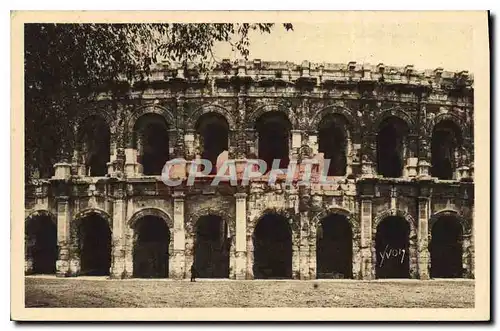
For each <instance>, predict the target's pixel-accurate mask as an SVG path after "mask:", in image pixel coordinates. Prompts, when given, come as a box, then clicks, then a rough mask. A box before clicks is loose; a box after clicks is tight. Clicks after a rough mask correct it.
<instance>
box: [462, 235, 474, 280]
mask: <svg viewBox="0 0 500 331" xmlns="http://www.w3.org/2000/svg"><path fill="white" fill-rule="evenodd" d="M471 248H472V240H471V234H470V233H465V234H464V236H463V239H462V269H463V275H462V277H463V278H472V263H473V259H472V256H471Z"/></svg>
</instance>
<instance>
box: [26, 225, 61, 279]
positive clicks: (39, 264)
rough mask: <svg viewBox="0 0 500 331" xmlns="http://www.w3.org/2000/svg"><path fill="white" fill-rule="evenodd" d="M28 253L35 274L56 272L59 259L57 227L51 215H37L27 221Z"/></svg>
mask: <svg viewBox="0 0 500 331" xmlns="http://www.w3.org/2000/svg"><path fill="white" fill-rule="evenodd" d="M25 233H26V240H27V245H26V246H27V250H26V255H27V256H28V259H31V261H32V263H33V265H32V269H31V272H32V273H34V274H54V273H55V272H56V261H57V227H56V224H55V223H54V222H53V221H52V219H51V218H50V216H36V217H33V218H31V219H29V220H28V221H27V222H26V228H25Z"/></svg>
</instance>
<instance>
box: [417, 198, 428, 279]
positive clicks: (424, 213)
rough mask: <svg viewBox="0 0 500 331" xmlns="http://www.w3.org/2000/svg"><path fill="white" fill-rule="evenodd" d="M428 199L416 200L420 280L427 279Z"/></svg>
mask: <svg viewBox="0 0 500 331" xmlns="http://www.w3.org/2000/svg"><path fill="white" fill-rule="evenodd" d="M429 208H430V202H429V198H428V197H425V196H423V197H422V196H421V197H419V199H418V229H417V241H418V243H417V247H418V250H417V259H418V275H419V278H420V279H429V267H430V264H429V262H430V254H429V210H430V209H429Z"/></svg>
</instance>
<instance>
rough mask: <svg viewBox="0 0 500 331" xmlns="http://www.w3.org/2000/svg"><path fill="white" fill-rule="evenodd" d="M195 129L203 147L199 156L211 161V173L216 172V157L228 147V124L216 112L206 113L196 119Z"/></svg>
mask: <svg viewBox="0 0 500 331" xmlns="http://www.w3.org/2000/svg"><path fill="white" fill-rule="evenodd" d="M196 131H197V132H198V134H199V135H200V137H201V145H202V147H203V152H202V155H201V158H202V159H206V160H209V161H210V162H211V163H212V170H211V174H216V173H217V167H216V165H217V158H218V157H219V155H220V154H221V153H222V152H223V151H225V150H228V148H229V147H228V146H229V140H228V139H229V138H228V137H229V125H228V124H227V121H226V119H225V118H224V116H222V115H220V114H217V113H206V114H203V115H202V116H201V117H200V118H199V119H198V121H197V123H196Z"/></svg>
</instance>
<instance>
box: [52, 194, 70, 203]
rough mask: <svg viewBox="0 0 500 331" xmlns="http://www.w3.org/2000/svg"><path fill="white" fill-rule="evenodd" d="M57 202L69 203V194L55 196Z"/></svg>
mask: <svg viewBox="0 0 500 331" xmlns="http://www.w3.org/2000/svg"><path fill="white" fill-rule="evenodd" d="M55 199H56V202H57V203H68V202H69V196H67V195H58V196H56V197H55Z"/></svg>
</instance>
